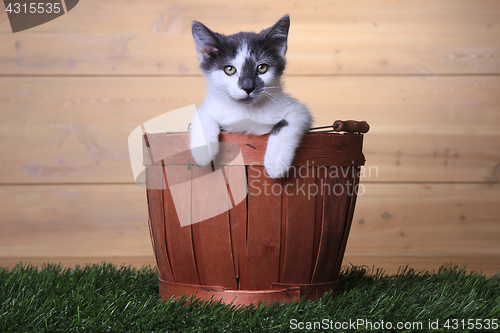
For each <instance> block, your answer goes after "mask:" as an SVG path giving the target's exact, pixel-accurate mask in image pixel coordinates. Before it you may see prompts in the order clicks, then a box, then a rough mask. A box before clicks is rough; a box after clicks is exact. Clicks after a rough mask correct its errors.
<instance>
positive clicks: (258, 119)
mask: <svg viewBox="0 0 500 333" xmlns="http://www.w3.org/2000/svg"><path fill="white" fill-rule="evenodd" d="M289 27H290V18H289V16H288V15H285V16H283V17H282V18H281V19H280V20H279V21H278V22H276V24H275V25H273V26H272V27H270V28H267V29H265V30H262V31H261V32H260V33H258V34H257V33H253V32H238V33H236V34H233V35H229V36H225V35H222V34H219V33H216V32H212V31H211V30H210V29H208V28H207V27H206V26H205V25H203V24H202V23H200V22H197V21H194V22H193V24H192V33H193V37H194V41H195V45H196V53H197V56H198V59H199V61H200V69H201V71H202V72H203V74H204V75H205V77H206V79H207V83H208V92H207V95H206V98H205V101H204V102H203V105H201V107H199V108H198V110H197V113H196V114H195V116H194V117H193V121H192V128H191V151H192V154H193V157H194V159H195V160H196V163H197V164H198V165H200V166H204V165H207V164H209V163H210V162H211V161H212V160H213V158H214V157H215V156H216V155H217V152H218V151H219V144H218V140H219V139H218V138H219V133H220V131H221V129H222V130H224V131H227V132H233V133H247V134H254V135H263V134H267V133H271V135H270V136H269V141H268V143H267V150H266V154H265V157H264V167H265V169H266V171H267V173H268V174H269V176H270V177H272V178H279V177H283V176H284V175H285V173H286V172H287V171H288V169H289V168H290V165H291V163H292V160H293V158H294V154H295V150H296V149H297V147H298V146H299V144H300V141H301V139H302V137H303V135H304V134H305V133H306V132H307V131H308V130H309V128H310V127H311V122H312V116H311V114H310V113H309V111H308V109H307V108H306V106H304V105H303V104H301V103H299V102H298V101H297V100H296V99H294V98H293V97H291V96H289V95H288V94H286V93H284V92H283V88H282V83H281V76H282V74H283V71H284V69H285V64H286V59H285V53H286V50H287V38H288V30H289ZM202 147H203V148H202ZM195 148H196V149H195Z"/></svg>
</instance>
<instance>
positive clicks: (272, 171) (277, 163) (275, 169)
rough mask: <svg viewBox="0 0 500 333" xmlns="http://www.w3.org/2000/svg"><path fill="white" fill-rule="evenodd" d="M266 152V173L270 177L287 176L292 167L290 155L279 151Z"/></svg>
mask: <svg viewBox="0 0 500 333" xmlns="http://www.w3.org/2000/svg"><path fill="white" fill-rule="evenodd" d="M269 148H270V147H268V150H267V151H266V155H265V156H264V167H265V168H266V172H267V174H268V175H269V177H271V178H273V179H275V178H281V177H283V176H285V174H286V173H287V171H288V169H290V165H291V164H292V161H291V158H290V156H287V155H289V154H285V153H283V151H280V150H279V149H277V148H275V149H272V147H271V149H269Z"/></svg>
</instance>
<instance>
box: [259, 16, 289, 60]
mask: <svg viewBox="0 0 500 333" xmlns="http://www.w3.org/2000/svg"><path fill="white" fill-rule="evenodd" d="M289 29H290V16H289V15H288V14H286V15H285V16H283V17H282V18H280V19H279V20H278V22H276V23H275V24H274V25H273V26H272V27H270V28H267V29H265V30H263V31H262V32H261V34H264V35H265V37H266V39H267V43H266V44H267V46H268V47H276V48H278V50H279V51H280V53H281V55H282V56H285V53H286V49H287V39H288V30H289Z"/></svg>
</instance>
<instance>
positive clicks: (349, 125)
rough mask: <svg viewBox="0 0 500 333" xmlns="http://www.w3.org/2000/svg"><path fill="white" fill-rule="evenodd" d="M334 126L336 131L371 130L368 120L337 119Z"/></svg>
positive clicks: (360, 131)
mask: <svg viewBox="0 0 500 333" xmlns="http://www.w3.org/2000/svg"><path fill="white" fill-rule="evenodd" d="M333 128H334V130H335V132H340V131H344V132H350V133H354V132H359V133H366V132H368V131H369V130H370V125H368V123H367V122H366V121H364V120H363V121H356V120H335V121H334V122H333Z"/></svg>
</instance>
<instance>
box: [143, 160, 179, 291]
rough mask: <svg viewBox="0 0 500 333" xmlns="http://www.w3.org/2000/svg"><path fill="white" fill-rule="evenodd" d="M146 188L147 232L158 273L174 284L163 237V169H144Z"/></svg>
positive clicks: (153, 166) (164, 184) (156, 166)
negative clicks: (148, 231)
mask: <svg viewBox="0 0 500 333" xmlns="http://www.w3.org/2000/svg"><path fill="white" fill-rule="evenodd" d="M146 186H147V198H148V211H149V230H150V233H151V242H152V244H153V250H154V252H155V257H156V263H157V267H158V273H159V276H160V278H161V279H162V280H165V281H170V282H174V281H175V277H174V274H173V271H172V264H171V262H170V257H169V253H168V248H167V240H166V237H165V223H164V220H165V205H164V201H165V200H164V191H163V190H162V189H163V188H166V186H167V184H166V182H165V177H164V173H163V168H162V167H161V166H158V165H152V166H150V167H148V168H147V169H146Z"/></svg>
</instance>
